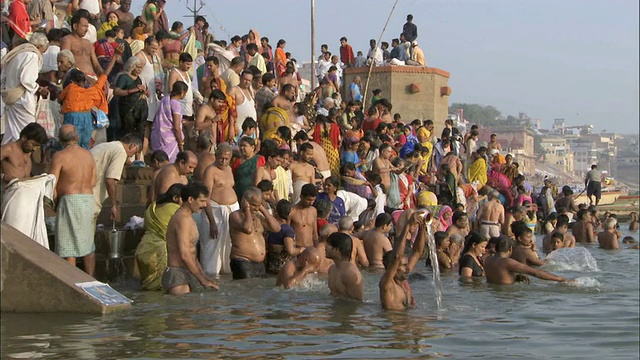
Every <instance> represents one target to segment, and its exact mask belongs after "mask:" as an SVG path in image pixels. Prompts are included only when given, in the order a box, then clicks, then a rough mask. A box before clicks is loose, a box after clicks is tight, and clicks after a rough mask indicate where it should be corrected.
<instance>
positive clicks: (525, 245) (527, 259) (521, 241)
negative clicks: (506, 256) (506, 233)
mask: <svg viewBox="0 0 640 360" xmlns="http://www.w3.org/2000/svg"><path fill="white" fill-rule="evenodd" d="M512 228H513V236H514V237H515V239H516V242H517V244H516V246H515V247H514V248H513V251H512V253H511V258H512V259H514V260H516V261H519V262H521V263H523V264H525V265H529V266H542V265H544V264H546V261H544V260H541V259H540V258H539V257H538V254H536V253H535V251H533V249H531V243H532V242H534V241H535V238H534V237H533V231H531V229H529V227H528V226H527V225H526V224H525V223H522V222H517V223H514V225H513V226H512Z"/></svg>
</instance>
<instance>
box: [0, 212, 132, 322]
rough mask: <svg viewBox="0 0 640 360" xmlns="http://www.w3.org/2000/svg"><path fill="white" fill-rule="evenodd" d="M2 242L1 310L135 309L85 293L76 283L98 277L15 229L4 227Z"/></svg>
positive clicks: (96, 311)
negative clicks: (109, 302) (104, 301)
mask: <svg viewBox="0 0 640 360" xmlns="http://www.w3.org/2000/svg"><path fill="white" fill-rule="evenodd" d="M0 240H1V242H2V273H1V282H0V296H1V297H2V306H1V308H0V310H1V311H3V312H34V313H39V312H73V313H95V314H105V313H110V312H113V311H116V310H122V309H128V308H130V307H131V305H130V304H127V305H114V306H105V305H103V304H102V303H100V302H99V301H98V300H96V299H95V298H93V297H91V296H90V295H88V294H87V293H85V292H84V291H83V290H82V289H80V288H79V287H77V286H76V285H75V284H76V283H81V282H89V281H95V279H94V278H92V277H91V276H89V275H87V274H86V273H84V272H83V271H81V270H79V269H78V268H76V267H74V266H72V265H70V264H69V263H67V262H66V261H65V260H64V259H62V258H60V257H59V256H58V255H56V254H55V253H53V252H51V251H49V250H47V249H45V248H44V247H42V246H40V245H39V244H37V243H36V242H35V241H33V240H31V239H29V238H28V237H27V236H25V235H24V234H22V233H21V232H19V231H17V230H16V229H14V228H13V227H11V226H8V225H5V224H2V235H1V236H0Z"/></svg>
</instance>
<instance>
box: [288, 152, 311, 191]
mask: <svg viewBox="0 0 640 360" xmlns="http://www.w3.org/2000/svg"><path fill="white" fill-rule="evenodd" d="M313 154H314V151H313V146H311V144H309V143H304V144H302V145H300V147H299V148H298V159H297V160H296V161H294V162H292V163H291V165H289V170H291V181H292V182H293V199H292V201H291V202H292V203H293V204H296V203H298V201H300V196H301V191H302V188H303V187H304V185H305V184H313V183H314V182H315V179H316V171H315V169H314V167H313V165H311V164H309V161H310V160H311V159H312V158H313Z"/></svg>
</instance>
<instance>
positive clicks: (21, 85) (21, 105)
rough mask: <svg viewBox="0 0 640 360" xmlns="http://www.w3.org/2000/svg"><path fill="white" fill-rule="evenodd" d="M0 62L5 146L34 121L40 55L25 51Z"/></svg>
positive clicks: (40, 63) (18, 136)
mask: <svg viewBox="0 0 640 360" xmlns="http://www.w3.org/2000/svg"><path fill="white" fill-rule="evenodd" d="M25 45H26V44H25ZM34 49H35V48H34ZM36 51H37V50H36ZM10 53H11V52H10ZM7 59H8V60H7ZM2 60H3V61H6V62H5V63H4V65H3V69H2V73H1V75H0V82H1V83H2V85H1V88H2V91H3V99H2V100H3V103H4V113H3V117H4V138H3V139H2V144H3V145H4V144H8V143H10V142H12V141H16V140H18V139H20V131H22V129H24V127H25V126H27V125H28V124H30V123H32V122H35V121H36V105H37V103H38V101H37V99H36V91H37V90H38V84H37V83H36V80H37V79H38V71H39V70H40V68H41V67H42V55H40V53H35V52H30V51H28V50H25V51H24V52H19V53H17V54H16V55H15V56H14V57H10V55H9V54H7V55H6V56H5V57H4V58H3V59H2ZM5 92H6V93H5ZM5 96H7V97H6V98H5Z"/></svg>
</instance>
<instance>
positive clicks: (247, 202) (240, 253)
mask: <svg viewBox="0 0 640 360" xmlns="http://www.w3.org/2000/svg"><path fill="white" fill-rule="evenodd" d="M263 223H264V225H263ZM265 227H266V228H267V230H268V231H270V232H274V233H277V232H279V231H280V223H279V222H278V220H276V219H275V218H274V217H273V216H272V215H271V214H269V211H268V210H267V209H266V208H265V207H264V204H263V202H262V192H261V191H260V189H258V188H255V187H250V188H248V189H247V190H245V192H244V194H243V195H242V203H241V205H240V210H236V211H234V212H232V213H231V215H229V235H230V237H231V254H230V258H231V263H230V265H231V272H232V273H233V279H234V280H240V279H247V278H252V277H265V276H266V269H265V266H264V259H265V256H266V254H267V253H266V242H265V239H264V228H265Z"/></svg>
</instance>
